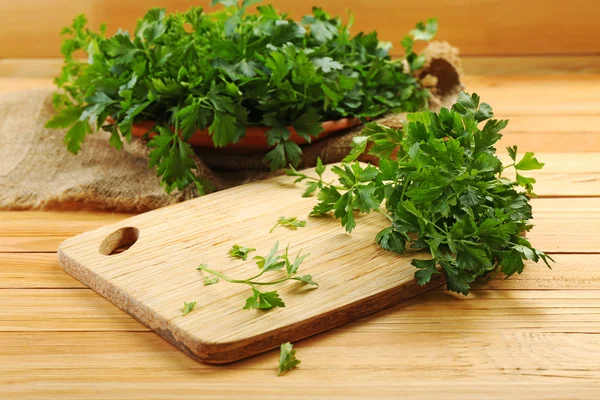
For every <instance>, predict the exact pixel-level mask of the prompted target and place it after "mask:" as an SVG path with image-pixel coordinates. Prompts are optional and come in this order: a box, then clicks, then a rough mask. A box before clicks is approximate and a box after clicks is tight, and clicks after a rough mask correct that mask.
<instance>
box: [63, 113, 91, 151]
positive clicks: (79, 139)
mask: <svg viewBox="0 0 600 400" xmlns="http://www.w3.org/2000/svg"><path fill="white" fill-rule="evenodd" d="M90 131H91V129H90V126H89V124H88V123H87V122H83V121H77V122H75V123H74V124H73V126H71V128H70V129H69V130H68V131H67V133H66V134H65V140H64V141H65V144H66V145H67V150H69V151H70V152H71V153H73V154H77V153H79V150H80V149H81V144H82V143H83V141H84V139H85V136H86V135H87V134H88V133H89V132H90Z"/></svg>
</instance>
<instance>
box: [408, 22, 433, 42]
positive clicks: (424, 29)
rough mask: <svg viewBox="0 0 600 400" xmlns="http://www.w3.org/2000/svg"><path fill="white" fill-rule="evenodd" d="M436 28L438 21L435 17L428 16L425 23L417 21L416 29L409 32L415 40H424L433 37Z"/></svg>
mask: <svg viewBox="0 0 600 400" xmlns="http://www.w3.org/2000/svg"><path fill="white" fill-rule="evenodd" d="M437 30H438V21H437V18H430V19H428V20H427V23H425V24H424V23H423V22H419V23H417V27H416V29H413V30H412V31H410V34H411V35H412V36H413V37H414V39H415V40H425V41H430V40H432V39H433V37H434V36H435V34H436V33H437Z"/></svg>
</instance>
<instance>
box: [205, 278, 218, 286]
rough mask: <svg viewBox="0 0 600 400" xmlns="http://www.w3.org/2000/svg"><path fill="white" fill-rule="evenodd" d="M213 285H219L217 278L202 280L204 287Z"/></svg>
mask: <svg viewBox="0 0 600 400" xmlns="http://www.w3.org/2000/svg"><path fill="white" fill-rule="evenodd" d="M215 283H219V277H218V276H207V277H205V278H204V286H209V285H214V284H215Z"/></svg>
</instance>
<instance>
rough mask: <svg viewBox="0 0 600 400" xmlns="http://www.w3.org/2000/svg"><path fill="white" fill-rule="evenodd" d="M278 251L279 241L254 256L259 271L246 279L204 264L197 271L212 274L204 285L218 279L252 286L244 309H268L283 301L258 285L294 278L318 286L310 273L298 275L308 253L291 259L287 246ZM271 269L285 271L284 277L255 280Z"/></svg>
mask: <svg viewBox="0 0 600 400" xmlns="http://www.w3.org/2000/svg"><path fill="white" fill-rule="evenodd" d="M278 251H279V242H276V243H275V245H274V246H273V247H272V248H271V251H270V252H269V254H268V255H266V256H264V257H263V256H255V257H254V259H255V260H256V265H257V266H258V268H259V269H260V272H259V273H258V274H257V275H254V276H252V277H250V278H247V279H232V278H230V277H228V276H227V275H225V274H223V273H221V272H218V271H215V270H212V269H210V268H208V266H207V265H206V264H200V266H199V267H198V268H197V269H198V270H199V271H203V272H206V273H208V274H211V275H213V277H206V278H205V279H204V284H205V285H211V284H215V283H217V282H219V279H222V280H224V281H227V282H229V283H240V284H245V285H249V286H250V287H251V288H252V296H250V297H248V298H247V299H246V304H245V305H244V307H243V308H244V309H246V310H250V309H259V310H269V309H271V308H275V307H285V303H284V302H283V300H282V299H281V297H279V293H278V292H277V291H276V290H274V291H270V292H261V291H260V290H258V287H260V286H267V285H276V284H278V283H283V282H286V281H289V280H294V281H298V282H301V283H303V284H306V285H311V286H319V285H318V284H317V283H316V282H315V281H313V279H312V276H311V275H303V276H298V275H297V273H298V268H299V267H300V264H301V263H302V262H303V261H304V259H305V258H306V257H308V256H309V255H310V254H303V255H300V253H298V255H297V256H296V258H295V259H294V261H292V260H291V259H290V257H289V247H286V249H285V252H284V253H283V254H282V255H277V252H278ZM272 271H283V272H284V273H285V277H283V278H281V279H276V280H272V281H259V280H257V279H258V278H260V277H261V276H263V274H265V273H266V272H272Z"/></svg>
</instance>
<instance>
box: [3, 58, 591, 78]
mask: <svg viewBox="0 0 600 400" xmlns="http://www.w3.org/2000/svg"><path fill="white" fill-rule="evenodd" d="M461 60H462V65H463V70H464V71H465V74H467V75H556V74H599V73H600V56H598V55H590V56H578V55H570V56H564V55H562V56H560V55H558V56H542V55H540V56H527V55H523V56H463V57H462V59H461ZM1 65H2V64H1V61H0V66H1ZM0 68H1V67H0Z"/></svg>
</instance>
